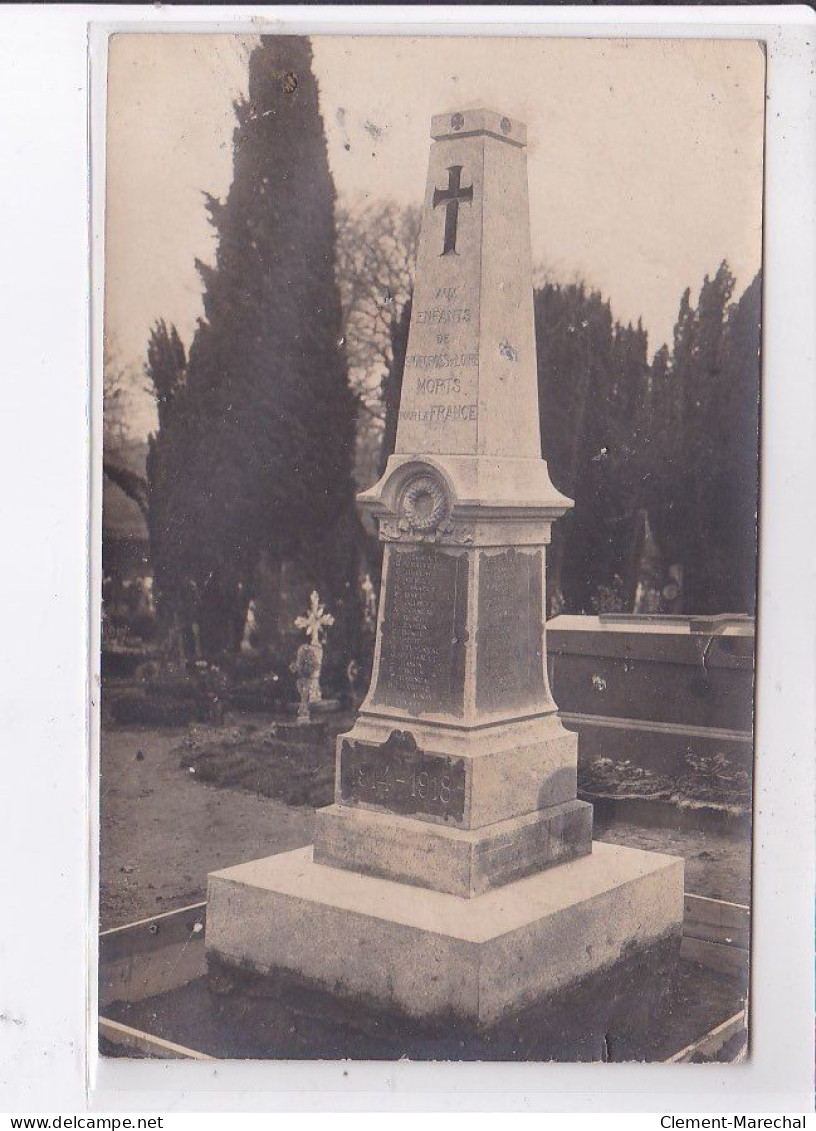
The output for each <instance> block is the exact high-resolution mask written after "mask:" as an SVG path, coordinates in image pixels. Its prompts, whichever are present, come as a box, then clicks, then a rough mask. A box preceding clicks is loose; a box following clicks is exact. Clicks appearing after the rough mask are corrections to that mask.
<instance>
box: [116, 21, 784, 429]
mask: <svg viewBox="0 0 816 1131" xmlns="http://www.w3.org/2000/svg"><path fill="white" fill-rule="evenodd" d="M312 42H313V47H314V68H315V73H316V75H317V79H318V83H319V86H320V96H321V107H322V112H323V119H324V123H325V128H326V134H327V139H328V146H329V161H330V164H331V169H332V173H333V176H334V181H335V185H336V188H337V191H338V194H340V195H341V196H345V197H349V198H352V199H356V198H360V197H363V196H365V195H366V194H369V195H371V196H374V197H383V198H392V199H394V200H396V201H399V202H401V203H406V204H407V203H419V202H420V201H421V199H422V193H423V189H424V181H425V174H426V168H427V160H428V146H429V136H428V127H429V120H430V117H431V115H432V114H434V113H439V112H441V111H447V110H453V109H458V108H467V107H475V106H482V105H483V106H488V107H491V108H493V109H497V110H501V111H503V112H504V113H507V114H509V115H511V116H512V117H515V118H520V119H521V120H522V121H524V122H526V123H527V127H528V139H529V144H528V153H529V177H530V211H531V239H532V247H533V262H534V263H536V264H538V265H540V266H542V267H544V268H545V269H546V270H547V272H548V274H549V275H550V276H551V277H553V278H555V279H558V280H563V281H571V280H573V279H574V278H576V277H581V278H583V279H585V280H586V281H587V282H588V283H590V284H591V285H593V286H595V287H597V288H598V289H600V290H601V291H602V293H603V294H604V295H605V296H606V297H608V298H609V299H610V300H611V303H612V310H613V314H614V315H615V316H616V317H617V318H618V319H620V320H621V321H628V320H630V319H631V320H633V321H634V320H637V318H638V317H639V316H641V317H642V318H643V323H644V326H645V327H646V329H647V330H648V332H649V340H650V351H651V352H653V351H654V350H655V349H657V348H658V347H659V346H660V345H661V343H662V342H663V341H670V340H671V333H672V327H673V325H674V320H675V316H676V313H677V306H678V302H679V299H680V295H681V293H682V292H683V290H684V289H685V287H686V286H691V288H692V291H693V292H696V291H697V290H699V286H700V283H701V282H702V279H703V276H704V275H705V274H706V273H707V272H708V273H712V272H713V271H715V270H716V268H717V266H718V264H719V262H720V260H722V259H723V258H727V259H728V261H729V263H730V264H731V267H732V270H733V271H734V272H735V274H736V276H737V291H738V292H741V291H742V290H743V289H744V288H745V287H746V286H747V285H748V283H749V282H750V281H751V279H752V278H753V276H754V274H755V273H756V271H757V270H758V268H759V266H760V259H761V243H762V128H763V112H764V57H763V54H762V51H761V49H760V47H759V45H757V44H755V43H751V42H746V41H742V42H741V41H725V40H597V39H596V40H591V39H572V40H570V39H557V38H534V37H528V38H524V39H489V40H488V39H479V38H470V39H449V38H440V37H434V38H412V39H402V38H392V39H383V38H369V37H354V38H351V37H346V36H325V37H317V38H314V39H313V41H312ZM251 47H252V40H250V39H247V38H246V37H239V36H225V35H210V36H204V35H185V34H164V35H156V34H152V35H145V34H127V35H125V34H121V35H117V36H116V37H115V38H114V40H113V41H112V47H111V57H110V65H109V113H108V121H109V130H108V150H107V178H108V193H107V204H106V209H107V214H106V236H107V245H106V246H107V278H106V284H107V290H106V304H107V332H108V334H109V335H110V340H112V341H114V342H115V344H116V349H117V352H118V354H119V357H120V359H121V360H122V361H123V362H125V363H127V364H130V365H132V366H135V367H137V368H141V366H142V364H143V361H144V352H145V345H146V342H147V337H148V333H149V330H150V326H151V324H152V323H153V322H154V321H155V320H156V319H157V318H165V319H166V320H167V321H172V322H175V323H176V325H177V326H178V329H179V332H180V333H181V335H182V338H183V339H184V341H185V344H186V345H189V341H190V338H191V336H192V333H193V331H194V329H195V323H196V319H197V318H198V317H199V315H200V314H201V286H200V282H199V278H198V274H197V272H196V270H195V266H194V259H195V257H196V256H198V257H199V258H202V259H205V260H206V259H210V258H211V257H212V254H213V246H214V245H213V240H212V235H211V231H210V228H209V225H208V224H207V220H206V214H205V211H204V204H203V197H202V190H206V191H209V192H212V193H214V194H215V195H216V196H220V197H223V196H224V195H225V194H226V192H227V190H228V188H229V184H230V180H231V178H232V131H233V127H234V124H235V120H234V115H233V110H232V102H233V99H234V98H235V97H236V96H238V95H239V94H241V93H244V92H245V90H246V70H247V64H246V59H247V53H248V51H249V50H251ZM134 424H135V425H136V430H137V431H139V430H145V429H146V428H148V427H150V426H151V424H152V413H151V410H150V405H149V403H148V402H147V401H145V404H144V405H143V406H142V407H141V409H140V410H139V413H138V422H136V421H134Z"/></svg>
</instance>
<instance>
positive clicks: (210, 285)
mask: <svg viewBox="0 0 816 1131" xmlns="http://www.w3.org/2000/svg"><path fill="white" fill-rule="evenodd" d="M311 63H312V51H311V46H310V44H309V41H308V39H305V38H303V37H299V36H267V37H262V38H261V40H260V44H259V45H258V46H257V47H256V48H255V49H254V50H253V52H252V54H251V55H250V58H249V93H248V97H247V98H246V99H242V100H240V101H239V102H237V103H236V104H235V113H236V117H237V126H236V128H235V131H234V134H233V152H234V180H233V183H232V186H231V188H230V190H229V193H228V195H227V198H226V200H225V201H223V202H221V201H219V200H216V199H215V198H214V197H211V196H207V209H208V212H209V217H210V222H211V223H212V226H213V228H214V230H215V235H216V244H217V250H216V254H215V262H214V264H213V265H212V266H210V265H208V264H205V263H202V262H197V267H198V270H199V272H200V274H201V277H202V280H203V284H204V295H203V299H204V317H203V319H201V320H200V321H199V324H198V328H197V330H196V333H195V337H194V339H193V342H192V344H191V347H190V351H189V358H185V352H184V348H183V346H182V343H181V342H180V340H179V338H178V335H177V334H176V331H175V329H174V328H172V327H170V328H168V327H167V326H165V325H164V323H159V324H157V325H156V327H155V328H154V330H153V333H152V335H151V340H150V343H149V353H148V367H147V369H148V375H149V377H150V379H151V380H152V383H153V386H154V390H155V395H156V400H157V403H158V414H159V427H158V432H157V434H156V435H155V436H154V437H152V438H151V442H150V451H149V457H148V481H149V492H150V519H149V523H150V539H151V556H152V561H153V566H154V570H155V588H156V594H157V598H158V602H159V610H160V614H161V615H162V616H163V618H164V620H165V624H166V625H167V624H169V623H170V622H175V623H176V625H179V624H180V625H181V631H182V634H184V633H185V632H186V635H187V639H186V648H187V654H188V655H189V654H190V651H191V649H192V646H193V642H192V640H191V639H190V638H189V637H190V631H189V630H190V626H191V625H192V624H193V622H194V623H195V624H196V625H197V630H196V631H197V632H198V634H199V638H200V639H199V646H200V648H201V651H202V652H203V653H204V654H205V655H215V654H218V653H220V652H222V651H225V650H226V651H229V650H234V649H235V648H237V646H238V644H239V643H240V640H241V633H242V629H243V625H244V621H245V616H246V609H247V605H248V602H249V600H250V599H251V598H252V596H253V587H254V584H255V577H256V575H257V570H258V568H259V565H260V563H261V562H263V563H264V566H265V567H266V568H267V569H268V568H270V567H271V568H273V569H274V568H275V567H280V566H281V565H282V564H283V563H284V562H286V563H290V564H291V563H294V564H295V565H296V567H297V573H298V576H302V578H303V580H304V583H305V584H306V585H308V586H314V587H316V588H317V589H318V590H319V592H320V595H321V598H322V599H323V600H324V601H325V602H326V603H327V605H328V606H329V607H330V608H331V610H332V612H333V613H334V615H335V617H336V621H337V623H336V627H335V629H334V630H333V634H332V639H333V642H334V643H335V646H336V647H339V648H341V649H342V650H344V651H346V652H348V653H349V654H354V653H355V651H356V650H357V647H356V646H357V641H356V635H357V633H358V632H359V625H360V619H361V618H360V611H359V609H358V607H357V605H358V596H357V594H358V585H357V573H358V566H357V555H358V553H359V547H360V541H361V534H360V528H359V524H358V520H357V517H356V513H355V509H354V485H353V481H352V456H353V446H354V424H355V416H356V412H357V403H356V398H355V396H354V394H353V393H352V391H351V389H350V387H349V382H348V374H347V368H346V360H345V356H344V352H343V344H342V329H341V309H340V300H339V295H338V289H337V285H336V282H335V276H334V271H335V236H336V233H335V221H334V200H335V192H334V185H333V182H332V179H331V175H330V173H329V167H328V161H327V154H326V140H325V135H324V129H323V122H322V118H321V116H320V112H319V108H318V91H317V83H316V81H315V78H314V75H313V74H312V68H311Z"/></svg>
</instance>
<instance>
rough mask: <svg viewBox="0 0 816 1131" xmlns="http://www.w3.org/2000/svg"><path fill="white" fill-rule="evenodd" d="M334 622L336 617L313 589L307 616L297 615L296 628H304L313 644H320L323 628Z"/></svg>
mask: <svg viewBox="0 0 816 1131" xmlns="http://www.w3.org/2000/svg"><path fill="white" fill-rule="evenodd" d="M333 624H334V617H333V616H332V615H331V613H327V612H326V610H325V609H324V607H323V606H322V605H321V604H320V598H319V597H318V595H317V590H316V589H313V590H312V595H311V597H310V598H309V608H308V609H307V610H306V616H304V617H295V628H302V629H303V630H304V632H305V633H306V635H307V636H308V637H309V640H310V642H311V643H312V644H320V633H321V630H322V629H324V628H328V627H329V626H330V625H333Z"/></svg>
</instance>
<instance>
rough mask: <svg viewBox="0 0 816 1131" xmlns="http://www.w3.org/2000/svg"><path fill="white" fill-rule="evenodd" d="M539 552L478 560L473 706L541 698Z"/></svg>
mask: <svg viewBox="0 0 816 1131" xmlns="http://www.w3.org/2000/svg"><path fill="white" fill-rule="evenodd" d="M542 606H543V592H542V553H541V550H533V551H529V550H516V549H513V548H511V549H508V550H505V551H504V552H502V553H498V554H496V553H492V554H490V553H482V554H480V557H479V619H478V630H477V641H476V642H477V648H476V706H477V707H478V708H479V710H482V711H500V710H504V709H506V708H510V709H517V708H523V707H528V706H532V705H533V704H535V703H540V702H541V701H542V699H543V698H544V696H545V688H544V662H543V656H542V646H543V641H544V631H543V608H542Z"/></svg>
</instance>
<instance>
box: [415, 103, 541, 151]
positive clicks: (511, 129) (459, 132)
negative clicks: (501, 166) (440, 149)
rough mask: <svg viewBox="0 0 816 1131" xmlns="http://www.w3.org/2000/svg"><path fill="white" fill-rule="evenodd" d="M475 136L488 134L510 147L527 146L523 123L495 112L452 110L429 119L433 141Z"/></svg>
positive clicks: (525, 128) (525, 129) (525, 130)
mask: <svg viewBox="0 0 816 1131" xmlns="http://www.w3.org/2000/svg"><path fill="white" fill-rule="evenodd" d="M475 134H490V136H491V137H495V138H498V139H499V141H507V142H509V143H510V144H511V145H526V144H527V127H526V126H525V124H524V122H519V121H517V120H516V119H515V118H510V117H508V116H507V115H506V114H500V113H499V112H498V111H497V110H485V109H479V110H452V111H450V112H449V113H447V114H434V116H433V117H432V118H431V137H432V138H433V139H434V141H441V140H442V139H443V138H448V137H450V138H460V137H472V136H473V135H475Z"/></svg>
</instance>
